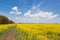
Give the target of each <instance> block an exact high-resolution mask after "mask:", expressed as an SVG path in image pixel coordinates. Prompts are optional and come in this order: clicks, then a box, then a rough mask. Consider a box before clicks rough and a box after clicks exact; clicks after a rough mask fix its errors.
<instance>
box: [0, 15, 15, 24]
mask: <svg viewBox="0 0 60 40" xmlns="http://www.w3.org/2000/svg"><path fill="white" fill-rule="evenodd" d="M9 23H14V22H13V21H12V20H9V19H8V17H6V16H2V15H0V24H9Z"/></svg>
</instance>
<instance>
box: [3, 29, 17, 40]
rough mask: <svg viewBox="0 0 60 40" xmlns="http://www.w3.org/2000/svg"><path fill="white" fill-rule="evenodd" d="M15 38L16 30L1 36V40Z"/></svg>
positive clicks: (13, 39) (12, 39)
mask: <svg viewBox="0 0 60 40" xmlns="http://www.w3.org/2000/svg"><path fill="white" fill-rule="evenodd" d="M15 38H16V29H11V30H10V32H9V33H8V34H5V35H3V37H2V39H3V40H15Z"/></svg>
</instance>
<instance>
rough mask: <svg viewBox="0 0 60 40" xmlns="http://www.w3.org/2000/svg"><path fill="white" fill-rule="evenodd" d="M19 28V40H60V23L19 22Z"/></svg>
mask: <svg viewBox="0 0 60 40" xmlns="http://www.w3.org/2000/svg"><path fill="white" fill-rule="evenodd" d="M17 30H18V32H17V33H18V36H17V39H18V40H20V39H21V40H60V24H17ZM21 35H22V36H21ZM27 35H28V36H27ZM26 38H27V39H26Z"/></svg>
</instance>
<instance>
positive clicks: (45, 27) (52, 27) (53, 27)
mask: <svg viewBox="0 0 60 40" xmlns="http://www.w3.org/2000/svg"><path fill="white" fill-rule="evenodd" d="M17 29H21V30H24V31H28V32H32V33H38V32H42V31H43V32H47V31H53V32H59V33H60V24H17ZM40 30H42V31H40Z"/></svg>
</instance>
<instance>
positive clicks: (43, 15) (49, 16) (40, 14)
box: [24, 10, 58, 19]
mask: <svg viewBox="0 0 60 40" xmlns="http://www.w3.org/2000/svg"><path fill="white" fill-rule="evenodd" d="M24 16H29V17H40V18H46V19H54V18H56V17H57V16H58V15H57V14H54V13H53V12H45V11H39V12H37V13H34V14H31V10H29V11H27V12H26V13H25V14H24Z"/></svg>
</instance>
